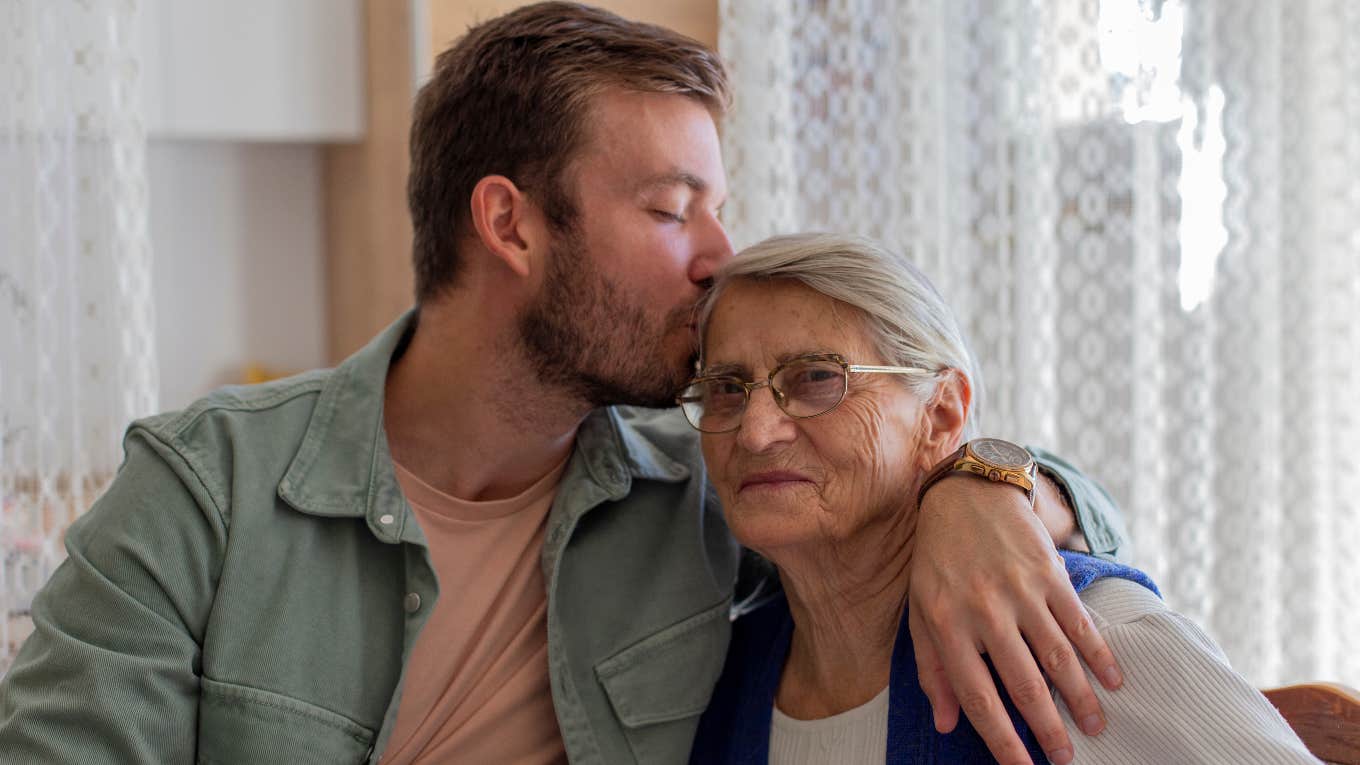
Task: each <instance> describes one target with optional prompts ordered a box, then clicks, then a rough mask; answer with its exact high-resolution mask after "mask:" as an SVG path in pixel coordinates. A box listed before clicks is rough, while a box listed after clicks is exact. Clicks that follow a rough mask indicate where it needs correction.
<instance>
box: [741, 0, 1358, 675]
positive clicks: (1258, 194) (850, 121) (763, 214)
mask: <svg viewBox="0 0 1360 765" xmlns="http://www.w3.org/2000/svg"><path fill="white" fill-rule="evenodd" d="M720 35H721V37H720V48H721V50H722V53H723V55H724V56H725V57H726V59H727V61H728V63H729V64H730V66H731V70H732V75H733V77H734V79H735V86H734V90H735V93H736V95H737V99H738V100H737V103H736V105H735V110H734V113H733V114H732V115H731V118H730V119H729V120H728V122H727V123H726V126H725V133H724V144H725V151H726V153H727V163H728V172H729V176H730V183H731V200H732V201H731V202H730V203H729V206H728V208H727V211H726V219H727V221H728V223H729V227H730V229H731V231H732V234H733V238H734V241H735V243H736V244H737V245H738V246H741V245H745V244H750V243H752V242H754V241H756V240H758V239H760V238H762V237H764V236H766V235H768V234H771V233H776V232H787V231H795V230H809V229H829V230H841V231H850V232H856V233H863V234H867V235H871V236H874V237H876V238H879V239H881V240H883V241H885V242H887V243H889V244H890V245H891V246H893V247H896V248H898V249H900V250H903V251H905V252H907V253H909V254H910V255H911V257H912V258H914V260H915V261H916V262H917V263H918V264H920V265H921V266H922V267H923V268H924V269H925V271H926V272H927V273H928V274H930V275H931V276H932V278H933V279H934V280H935V281H936V282H937V284H938V285H939V286H940V288H941V289H942V290H943V291H944V293H945V294H946V296H947V297H949V298H950V300H951V302H952V304H953V305H954V307H955V308H956V310H957V311H958V313H959V315H960V317H961V318H962V319H963V320H964V322H965V324H966V326H967V327H968V329H969V332H970V336H971V339H972V341H973V343H974V344H975V346H976V350H977V351H978V354H979V356H980V357H981V359H982V360H983V367H984V370H985V376H986V382H987V388H988V394H989V395H988V403H987V411H985V412H983V413H982V417H983V422H982V425H983V430H984V431H985V432H989V433H993V434H997V435H1002V436H1006V437H1010V438H1013V439H1019V440H1023V441H1027V442H1032V443H1037V444H1042V445H1045V446H1050V447H1052V448H1054V449H1056V450H1058V451H1059V452H1060V453H1062V454H1064V455H1065V456H1068V457H1070V458H1071V459H1073V460H1074V461H1076V462H1077V463H1078V465H1079V466H1081V467H1083V468H1084V469H1085V470H1087V471H1088V473H1089V474H1090V475H1092V476H1093V477H1095V478H1097V479H1098V480H1100V481H1101V482H1102V483H1103V484H1104V485H1105V486H1106V487H1107V488H1108V489H1109V490H1110V491H1111V493H1112V494H1113V495H1114V496H1115V498H1116V499H1117V500H1118V502H1119V503H1120V505H1121V506H1122V507H1123V509H1124V510H1125V513H1126V516H1127V520H1128V523H1129V526H1130V531H1131V533H1132V536H1133V538H1134V539H1135V540H1136V542H1137V548H1136V550H1135V553H1134V559H1135V560H1136V561H1137V562H1138V563H1139V564H1140V565H1142V566H1143V567H1144V568H1146V569H1147V570H1148V571H1149V572H1150V573H1151V574H1152V575H1153V576H1154V577H1155V578H1156V579H1157V580H1158V581H1159V583H1160V584H1161V585H1162V589H1163V590H1164V592H1165V593H1166V596H1167V600H1168V602H1169V603H1170V604H1171V605H1172V607H1174V608H1176V609H1178V610H1180V611H1183V612H1184V613H1186V614H1188V615H1189V616H1190V617H1192V618H1194V619H1195V620H1196V621H1198V622H1199V623H1201V624H1203V625H1205V626H1206V628H1207V629H1208V630H1209V631H1210V633H1211V634H1212V635H1213V636H1214V638H1215V639H1216V640H1218V641H1219V643H1220V644H1221V645H1222V646H1223V647H1224V649H1225V650H1226V652H1227V653H1228V655H1229V657H1230V659H1231V660H1232V661H1233V663H1234V665H1235V666H1237V667H1238V668H1239V669H1240V670H1242V671H1243V672H1244V673H1245V674H1247V675H1248V676H1249V677H1250V678H1251V679H1253V680H1254V681H1255V682H1257V683H1260V684H1271V683H1278V682H1292V681H1297V680H1304V679H1329V680H1339V681H1342V682H1346V683H1349V684H1351V685H1357V684H1360V586H1357V583H1360V490H1357V489H1356V488H1355V487H1356V477H1357V476H1360V325H1357V322H1356V319H1357V316H1358V315H1360V48H1358V47H1357V46H1355V45H1354V40H1355V39H1357V38H1360V4H1357V3H1352V2H1346V1H1345V0H1330V1H1329V0H1298V1H1297V2H1278V0H1187V1H1186V2H1177V1H1176V0H1165V2H1157V1H1149V0H1144V1H1143V2H1139V1H1138V0H724V2H722V4H721V26H720Z"/></svg>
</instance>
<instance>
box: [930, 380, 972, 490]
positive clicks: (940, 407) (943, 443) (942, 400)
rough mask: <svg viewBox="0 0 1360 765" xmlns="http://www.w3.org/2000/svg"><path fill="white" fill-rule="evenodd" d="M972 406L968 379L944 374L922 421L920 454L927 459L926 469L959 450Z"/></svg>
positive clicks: (970, 386)
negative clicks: (922, 431)
mask: <svg viewBox="0 0 1360 765" xmlns="http://www.w3.org/2000/svg"><path fill="white" fill-rule="evenodd" d="M972 403H973V386H972V385H971V384H970V383H969V382H968V378H967V377H966V376H964V374H963V373H962V372H960V371H959V370H957V369H946V370H944V372H942V373H941V376H940V381H939V382H938V383H936V386H935V395H933V396H931V398H930V401H929V402H928V403H927V404H926V406H925V412H924V413H923V417H922V420H923V430H924V431H925V432H924V433H923V438H922V439H921V446H922V450H921V451H922V452H923V456H927V457H928V460H927V466H926V467H927V469H929V468H930V467H933V466H934V465H935V464H936V463H938V462H939V461H940V460H942V459H944V458H945V457H946V456H947V455H948V454H949V453H950V452H952V451H954V450H955V449H957V448H959V443H960V442H961V441H962V440H963V428H964V425H966V424H967V422H968V412H969V410H970V408H971V406H972Z"/></svg>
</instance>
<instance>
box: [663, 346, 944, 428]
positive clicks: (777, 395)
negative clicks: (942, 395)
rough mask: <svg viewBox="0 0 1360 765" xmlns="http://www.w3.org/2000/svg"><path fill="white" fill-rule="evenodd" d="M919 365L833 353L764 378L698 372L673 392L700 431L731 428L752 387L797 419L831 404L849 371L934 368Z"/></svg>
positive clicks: (840, 397)
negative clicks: (861, 360)
mask: <svg viewBox="0 0 1360 765" xmlns="http://www.w3.org/2000/svg"><path fill="white" fill-rule="evenodd" d="M936 371H937V370H933V369H921V368H919V367H875V366H866V365H863V364H851V363H849V362H847V361H846V360H845V359H844V358H842V357H841V356H840V355H839V354H835V353H819V354H813V355H810V356H799V357H798V358H795V359H790V360H788V361H786V362H784V363H783V364H780V365H779V366H777V367H775V368H774V369H771V370H770V374H769V375H767V376H766V379H765V380H762V381H759V382H746V381H745V380H743V379H741V378H740V377H737V376H736V375H702V376H700V377H696V378H694V379H693V380H690V382H689V384H688V385H686V386H685V388H684V390H682V391H681V392H680V395H679V396H676V399H675V401H676V403H677V404H679V405H680V408H681V409H682V410H684V412H685V419H687V420H689V424H690V425H692V426H694V429H695V430H698V431H700V432H701V433H730V432H731V431H734V430H736V429H738V428H740V427H741V417H742V414H744V413H745V412H746V405H747V404H748V403H749V402H750V400H751V391H753V390H755V389H756V388H763V387H765V386H769V388H770V393H771V394H773V395H774V402H775V403H776V404H778V405H779V408H780V409H781V410H783V412H784V413H785V414H787V415H788V416H790V417H797V418H800V419H803V418H807V417H817V416H818V415H823V414H826V413H827V412H829V411H831V410H832V409H835V408H836V407H837V406H839V405H840V403H841V402H842V401H844V400H845V393H846V391H848V390H849V389H850V373H851V372H861V373H865V372H867V373H874V372H879V373H883V374H891V375H911V374H923V373H926V374H934V373H935V372H936Z"/></svg>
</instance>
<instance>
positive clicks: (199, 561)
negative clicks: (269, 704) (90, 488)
mask: <svg viewBox="0 0 1360 765" xmlns="http://www.w3.org/2000/svg"><path fill="white" fill-rule="evenodd" d="M125 448H126V450H127V457H126V460H125V461H124V463H123V467H122V468H121V469H120V470H119V474H118V477H117V478H116V479H115V480H114V482H113V485H112V486H111V487H110V488H109V490H108V492H107V493H105V495H104V496H103V497H102V498H100V500H99V501H98V502H96V503H95V506H94V508H93V509H91V510H90V512H89V513H87V514H86V515H85V516H84V517H83V518H82V519H81V520H79V521H77V522H76V523H75V524H74V525H73V526H72V527H71V528H70V530H69V531H68V532H67V534H66V546H67V550H68V552H69V555H70V557H69V558H68V559H67V560H66V561H65V562H64V563H63V564H62V565H61V566H60V567H59V568H58V569H57V571H56V572H55V573H54V574H53V576H52V579H51V580H50V581H49V582H48V584H47V585H46V586H45V587H44V588H43V590H42V591H41V592H40V593H39V594H38V596H37V597H36V598H35V599H34V603H33V621H34V633H33V635H32V636H31V637H29V639H28V641H27V642H25V644H24V646H23V648H22V649H21V650H20V651H19V655H18V657H17V659H16V661H15V663H14V665H13V667H12V668H11V669H10V671H9V673H8V675H7V676H6V677H5V678H4V680H3V682H2V683H0V752H4V753H5V757H4V758H3V759H5V761H6V762H8V761H11V758H12V761H14V762H82V763H99V762H108V763H125V762H165V763H171V762H183V763H189V762H193V760H194V756H195V755H194V752H195V741H196V737H197V728H198V725H197V714H198V693H199V671H200V659H201V655H200V650H199V646H200V643H201V639H202V635H203V629H204V625H205V624H206V622H207V618H208V611H209V609H210V607H211V604H212V592H213V589H214V585H215V580H216V572H217V568H218V563H217V561H218V559H219V556H218V553H219V551H220V549H221V543H222V540H223V538H224V530H223V526H222V524H221V521H220V518H219V516H218V515H217V513H216V511H214V510H204V509H203V508H211V507H212V505H211V503H210V502H209V501H207V493H206V491H203V490H202V487H201V485H199V486H195V485H194V479H193V473H192V471H191V470H189V468H188V467H187V465H185V464H184V463H183V462H182V461H180V460H179V458H178V456H177V455H175V454H174V453H173V452H171V451H170V450H169V449H167V448H166V447H164V445H163V444H161V443H160V442H158V441H156V440H155V439H153V438H152V437H150V436H149V435H146V434H144V433H143V434H138V432H137V431H136V430H134V431H133V432H132V434H130V435H129V436H128V438H127V440H126V443H125Z"/></svg>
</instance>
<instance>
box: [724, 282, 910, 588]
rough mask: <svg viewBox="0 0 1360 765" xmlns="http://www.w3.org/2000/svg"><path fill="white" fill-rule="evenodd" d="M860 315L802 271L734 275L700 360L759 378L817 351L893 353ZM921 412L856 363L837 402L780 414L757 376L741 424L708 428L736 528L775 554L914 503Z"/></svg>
mask: <svg viewBox="0 0 1360 765" xmlns="http://www.w3.org/2000/svg"><path fill="white" fill-rule="evenodd" d="M865 324H866V322H865V319H864V316H863V314H862V313H861V312H860V311H858V310H857V309H854V308H851V307H849V306H847V305H845V304H844V303H839V302H837V301H835V300H833V299H831V298H829V297H826V296H825V295H822V294H821V293H818V292H816V291H814V290H811V289H809V288H807V287H805V286H803V285H801V284H799V283H797V282H791V281H773V282H742V281H738V282H736V283H734V284H732V285H731V286H729V287H728V288H727V289H726V291H724V292H723V294H722V296H721V297H720V298H719V300H718V303H717V305H716V306H715V307H714V310H713V314H712V317H711V318H710V320H709V323H708V326H707V331H706V333H705V336H704V342H705V344H704V362H705V368H704V371H705V373H708V372H710V371H721V372H722V373H724V374H729V373H730V374H734V375H736V376H738V377H741V378H742V379H745V380H747V381H764V380H765V379H766V376H767V375H768V374H769V372H770V370H771V369H772V368H774V367H776V366H778V365H779V364H780V363H781V362H784V361H786V360H788V359H790V358H794V357H797V356H803V355H806V354H811V353H838V354H840V355H841V356H843V357H844V358H845V359H846V360H847V361H849V362H850V363H851V364H877V365H883V364H888V363H889V362H888V361H887V360H885V359H883V358H881V357H880V356H879V355H878V354H877V352H875V351H874V349H873V344H872V342H871V341H870V339H869V336H868V333H867V331H866V326H865ZM921 420H922V405H921V401H920V400H919V398H918V397H917V396H916V395H915V394H914V393H912V392H911V391H910V390H909V389H908V388H907V387H906V386H905V385H904V384H903V382H902V380H901V379H899V378H898V377H896V376H895V375H887V374H853V373H852V374H851V375H850V381H849V391H848V392H847V393H846V396H845V400H844V401H842V402H841V404H840V406H838V407H836V408H835V409H833V410H831V411H830V412H827V413H826V414H823V415H820V416H818V417H811V418H806V419H797V418H793V417H790V416H788V415H787V414H785V413H784V412H783V410H781V409H780V408H779V407H778V406H777V405H776V404H775V401H774V397H773V395H772V394H771V393H770V390H769V388H768V387H762V388H758V389H756V390H754V391H752V392H751V397H750V402H749V403H748V404H747V407H746V411H745V413H744V414H743V415H742V419H741V426H740V428H739V429H738V430H736V431H734V432H730V433H716V434H707V433H706V434H704V435H703V450H704V460H705V462H707V464H708V469H709V473H710V476H711V478H712V480H713V483H714V485H715V486H716V487H717V490H718V494H719V496H720V497H721V499H722V503H723V511H724V514H725V515H726V516H727V522H728V525H729V526H730V527H731V528H732V532H733V534H735V535H736V537H737V539H738V540H740V541H741V542H742V543H743V544H745V545H746V546H748V547H751V548H752V549H754V550H756V551H758V552H760V553H762V554H764V555H766V556H767V557H771V558H776V559H777V557H778V551H779V550H780V549H781V548H788V547H795V546H805V545H818V544H827V543H835V542H838V541H843V540H847V539H849V538H851V537H852V536H854V535H855V534H856V533H858V532H861V531H865V530H867V529H869V528H870V527H871V526H872V525H873V524H874V522H875V521H876V520H880V519H886V518H887V517H889V516H891V515H893V514H896V513H903V512H908V511H909V507H908V506H909V504H910V502H911V489H912V486H913V484H914V482H915V478H916V475H917V472H918V471H919V470H920V469H921V465H919V464H918V462H919V461H920V458H919V452H920V451H921V450H920V449H919V448H918V444H917V442H918V434H919V432H920V430H921V428H920V427H919V426H920V423H921ZM776 562H777V560H776Z"/></svg>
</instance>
